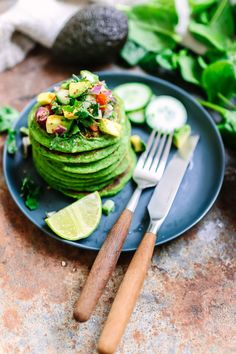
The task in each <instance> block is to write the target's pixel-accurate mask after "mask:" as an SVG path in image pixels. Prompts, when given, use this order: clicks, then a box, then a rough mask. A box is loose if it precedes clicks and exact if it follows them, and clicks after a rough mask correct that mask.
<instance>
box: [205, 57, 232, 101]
mask: <svg viewBox="0 0 236 354" xmlns="http://www.w3.org/2000/svg"><path fill="white" fill-rule="evenodd" d="M202 85H203V87H204V88H205V90H206V92H207V95H208V98H209V100H210V101H214V100H217V99H218V94H219V93H221V94H223V95H224V96H226V97H232V96H233V95H234V94H235V93H236V66H234V65H233V63H231V62H230V61H228V60H222V61H217V62H215V63H212V64H210V65H208V66H207V67H206V69H205V70H204V71H203V74H202Z"/></svg>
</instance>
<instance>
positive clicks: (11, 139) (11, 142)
mask: <svg viewBox="0 0 236 354" xmlns="http://www.w3.org/2000/svg"><path fill="white" fill-rule="evenodd" d="M6 144H7V152H8V154H11V155H14V154H15V153H16V151H17V146H16V131H15V130H14V129H9V130H8V136H7V142H6Z"/></svg>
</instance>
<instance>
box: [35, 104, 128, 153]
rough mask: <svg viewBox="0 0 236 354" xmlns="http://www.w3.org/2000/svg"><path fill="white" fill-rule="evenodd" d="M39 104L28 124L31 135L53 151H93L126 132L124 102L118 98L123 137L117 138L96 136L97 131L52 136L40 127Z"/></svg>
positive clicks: (117, 105)
mask: <svg viewBox="0 0 236 354" xmlns="http://www.w3.org/2000/svg"><path fill="white" fill-rule="evenodd" d="M38 107H39V104H36V105H35V106H34V107H33V109H32V110H31V112H30V114H29V119H28V126H29V131H30V136H32V137H33V139H34V140H36V141H37V142H38V143H39V144H41V145H43V146H45V147H46V148H48V149H50V150H53V151H60V152H64V153H78V152H84V151H91V150H96V149H101V148H104V147H107V146H110V145H113V144H115V143H117V142H119V141H120V139H121V137H122V136H123V135H125V134H126V131H127V127H126V123H127V117H126V115H125V112H124V108H123V104H122V103H121V101H120V100H118V99H117V102H116V104H115V106H114V110H115V112H116V114H115V116H116V120H115V121H117V122H118V123H120V124H121V126H122V131H121V137H119V138H115V137H113V136H111V135H107V134H100V135H98V136H95V133H91V134H90V136H88V135H87V136H85V135H83V134H82V133H78V134H77V135H72V136H71V137H63V136H52V134H48V133H47V132H46V131H45V130H43V129H42V128H40V126H39V125H38V123H37V122H36V120H35V112H36V110H37V109H38Z"/></svg>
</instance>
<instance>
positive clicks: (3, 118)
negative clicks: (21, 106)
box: [0, 106, 19, 132]
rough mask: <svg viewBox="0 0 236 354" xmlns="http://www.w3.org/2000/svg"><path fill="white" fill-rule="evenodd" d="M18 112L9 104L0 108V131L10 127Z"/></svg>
mask: <svg viewBox="0 0 236 354" xmlns="http://www.w3.org/2000/svg"><path fill="white" fill-rule="evenodd" d="M18 116H19V112H18V111H17V110H16V109H14V108H12V107H9V106H5V107H1V108H0V132H4V131H7V130H8V129H11V128H12V126H13V123H14V121H15V120H16V119H17V118H18Z"/></svg>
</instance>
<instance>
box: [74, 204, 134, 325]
mask: <svg viewBox="0 0 236 354" xmlns="http://www.w3.org/2000/svg"><path fill="white" fill-rule="evenodd" d="M132 216H133V213H132V212H131V211H130V210H128V209H125V210H124V211H123V212H122V214H121V215H120V217H119V219H118V220H117V221H116V223H115V224H114V226H113V227H112V229H111V230H110V232H109V234H108V236H107V238H106V240H105V242H104V243H103V245H102V248H101V249H100V251H99V253H98V255H97V257H96V259H95V261H94V263H93V266H92V268H91V271H90V273H89V276H88V278H87V280H86V282H85V285H84V288H83V289H82V292H81V294H80V297H79V299H78V301H77V302H76V303H75V308H74V318H75V319H76V320H77V321H80V322H84V321H87V320H88V319H89V317H90V315H91V314H92V312H93V310H94V308H95V306H96V305H97V303H98V300H99V298H100V297H101V295H102V293H103V290H104V288H105V286H106V284H107V282H108V280H109V278H110V276H111V274H112V272H113V270H114V268H115V266H116V263H117V261H118V258H119V256H120V253H121V249H122V246H123V244H124V242H125V239H126V236H127V234H128V231H129V228H130V224H131V221H132Z"/></svg>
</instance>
